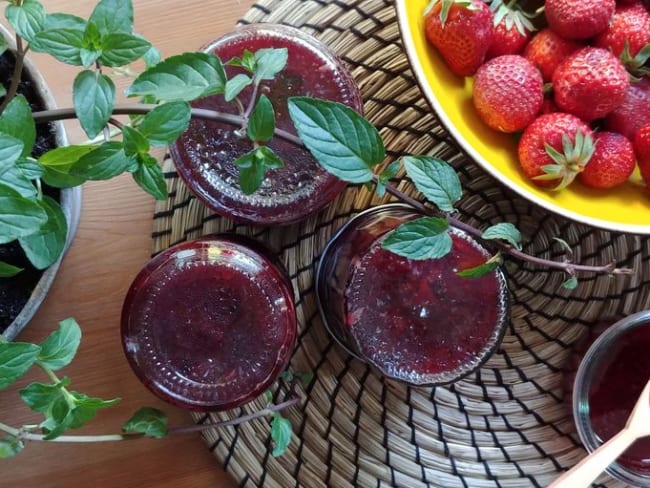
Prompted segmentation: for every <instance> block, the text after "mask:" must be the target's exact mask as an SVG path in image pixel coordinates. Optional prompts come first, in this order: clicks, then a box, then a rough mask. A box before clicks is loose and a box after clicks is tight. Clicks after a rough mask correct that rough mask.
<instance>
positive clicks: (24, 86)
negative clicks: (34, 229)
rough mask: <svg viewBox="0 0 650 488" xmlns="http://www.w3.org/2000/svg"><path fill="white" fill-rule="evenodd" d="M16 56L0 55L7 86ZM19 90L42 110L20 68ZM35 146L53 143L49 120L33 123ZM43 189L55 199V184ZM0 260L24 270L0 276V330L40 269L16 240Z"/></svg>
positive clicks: (0, 249)
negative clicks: (34, 126)
mask: <svg viewBox="0 0 650 488" xmlns="http://www.w3.org/2000/svg"><path fill="white" fill-rule="evenodd" d="M14 64H15V59H14V56H13V53H10V52H5V53H4V54H3V55H2V56H0V83H2V84H3V85H4V86H5V88H9V84H10V83H11V77H12V74H13V71H14ZM18 92H19V93H21V94H23V95H24V96H25V97H26V98H27V100H28V101H29V104H30V105H31V107H32V110H33V111H38V110H43V109H44V107H45V104H44V102H43V100H42V99H41V97H40V96H38V94H37V92H36V89H35V86H34V83H33V82H32V80H31V79H30V78H29V77H28V76H26V74H25V72H24V71H23V76H22V78H21V82H20V85H19V87H18ZM36 134H37V135H36V146H35V147H34V151H33V152H32V155H33V156H34V157H38V156H40V155H41V154H43V153H44V152H46V151H48V150H49V149H52V148H54V147H55V145H56V141H55V136H54V127H53V126H52V125H51V124H41V125H38V126H37V127H36ZM0 182H1V178H0ZM44 192H45V193H46V194H48V195H50V196H51V197H52V198H55V199H57V200H58V198H59V191H58V190H57V189H55V188H44ZM0 261H4V262H6V263H9V264H13V265H14V266H18V267H20V268H24V271H22V272H21V273H19V274H18V275H17V276H15V277H13V278H7V279H4V278H0V333H2V332H3V331H4V330H5V329H6V328H7V327H8V326H9V324H11V322H13V320H14V319H15V318H16V316H17V315H18V313H19V312H20V311H21V310H22V308H23V306H24V305H25V303H26V302H27V300H28V299H29V297H30V295H31V293H32V291H33V290H34V287H35V286H36V283H38V280H39V279H40V277H41V275H42V271H40V270H37V269H35V268H34V267H33V266H32V265H31V264H30V263H29V261H28V260H27V258H26V257H25V254H24V253H23V251H22V249H21V248H20V246H19V245H18V243H16V242H11V243H9V244H2V245H0Z"/></svg>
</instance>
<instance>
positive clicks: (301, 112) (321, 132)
mask: <svg viewBox="0 0 650 488" xmlns="http://www.w3.org/2000/svg"><path fill="white" fill-rule="evenodd" d="M289 115H290V116H291V120H292V121H293V124H294V126H295V127H296V131H297V132H298V136H299V137H300V139H301V140H302V141H303V143H304V144H305V146H306V147H307V148H308V149H309V151H310V152H311V153H312V155H313V156H314V157H315V158H316V160H317V161H318V162H319V163H320V164H321V166H323V168H325V170H327V171H328V172H329V173H332V174H333V175H334V176H337V177H338V178H340V179H342V180H344V181H347V182H349V183H366V182H368V181H371V180H372V178H373V175H374V173H373V168H374V167H375V166H377V165H378V164H379V163H381V162H382V161H383V159H384V156H385V149H384V143H383V141H382V139H381V136H380V135H379V132H377V129H375V127H374V126H373V125H372V124H370V122H368V121H367V120H366V119H364V118H363V117H362V116H361V115H359V114H358V113H357V112H355V111H354V110H352V109H351V108H350V107H348V106H346V105H343V104H340V103H336V102H328V101H325V100H317V99H313V98H308V97H292V98H290V99H289Z"/></svg>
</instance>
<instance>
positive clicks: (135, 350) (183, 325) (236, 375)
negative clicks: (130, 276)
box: [123, 244, 295, 408]
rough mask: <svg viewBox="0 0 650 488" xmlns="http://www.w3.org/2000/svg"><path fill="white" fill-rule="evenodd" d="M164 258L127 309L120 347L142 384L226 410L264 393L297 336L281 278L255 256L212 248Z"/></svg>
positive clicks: (176, 399) (186, 402) (175, 398)
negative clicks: (260, 392) (123, 346)
mask: <svg viewBox="0 0 650 488" xmlns="http://www.w3.org/2000/svg"><path fill="white" fill-rule="evenodd" d="M155 259H156V258H154V261H155ZM164 261H165V262H164V264H163V265H162V266H160V267H152V266H151V265H150V266H149V267H148V268H149V269H148V268H145V270H144V271H143V273H144V275H143V276H139V277H138V278H137V279H136V282H135V283H134V285H133V287H132V290H131V291H130V292H129V296H128V297H127V302H126V304H125V312H126V316H125V317H124V319H123V320H124V321H125V328H126V331H125V337H124V345H125V350H126V352H127V356H129V359H130V360H131V361H132V363H133V364H134V366H135V368H136V372H137V373H138V374H139V376H140V377H141V379H143V380H144V381H145V383H146V384H148V386H150V387H151V388H152V389H153V390H154V391H155V392H156V393H158V394H159V395H161V396H163V397H164V398H165V399H167V400H170V401H172V402H173V403H181V404H182V405H183V406H189V407H190V408H191V407H192V406H220V407H223V408H228V407H230V406H234V405H235V404H240V403H243V401H245V400H247V399H250V397H251V396H255V394H256V392H258V391H259V390H260V389H263V388H266V386H268V383H270V382H271V381H273V379H274V377H275V376H276V375H277V374H278V373H279V372H280V371H281V370H282V368H283V367H284V363H285V362H286V360H287V359H288V354H290V352H291V349H292V347H293V341H294V339H295V312H294V309H293V301H292V297H291V291H290V289H289V288H288V285H286V284H285V283H282V282H281V276H280V275H279V274H278V273H277V272H276V271H275V269H273V268H271V266H272V265H271V264H270V263H268V262H265V261H263V260H262V259H260V258H259V257H258V256H257V255H255V254H249V253H247V252H242V250H241V249H237V248H234V249H233V248H229V247H226V248H224V247H223V246H215V245H212V244H209V245H207V247H204V248H202V249H198V250H197V249H181V250H177V251H176V252H175V253H174V254H173V255H170V256H168V257H166V258H165V259H164ZM141 275H142V273H141Z"/></svg>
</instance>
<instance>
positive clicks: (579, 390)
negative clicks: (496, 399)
mask: <svg viewBox="0 0 650 488" xmlns="http://www.w3.org/2000/svg"><path fill="white" fill-rule="evenodd" d="M644 325H647V326H648V327H650V310H644V311H641V312H637V313H634V314H631V315H628V316H627V317H625V318H622V319H620V320H618V321H617V322H615V323H613V324H612V325H610V326H609V327H608V328H607V329H605V331H603V332H602V333H601V334H600V335H599V336H598V337H597V338H596V340H594V342H593V343H592V344H591V346H589V349H587V352H586V353H585V355H584V356H583V358H582V360H581V361H580V365H579V366H578V370H577V372H576V376H575V379H574V382H573V395H572V399H571V400H572V412H573V419H574V422H575V426H576V430H577V432H578V436H579V437H580V441H581V442H582V445H583V446H584V447H585V449H586V450H587V452H593V451H594V450H595V449H597V448H598V447H599V446H600V445H601V444H602V443H603V442H602V440H601V439H600V438H599V437H598V436H597V434H596V432H595V431H594V429H593V428H592V426H591V420H590V417H589V412H590V406H589V391H590V389H591V384H592V382H593V380H594V377H595V373H596V371H597V370H598V366H599V364H600V360H601V359H602V358H603V357H604V356H605V355H606V354H607V350H608V346H610V345H611V344H613V343H614V342H615V341H617V340H618V339H619V338H621V337H623V336H624V335H625V334H627V333H628V332H630V331H631V330H633V329H635V328H637V327H640V326H644ZM605 471H606V472H607V473H608V474H609V475H610V476H612V477H614V478H615V479H617V480H619V481H623V482H625V483H628V484H630V485H632V486H636V487H640V488H647V487H650V473H648V474H644V473H641V472H639V471H635V470H632V469H630V468H627V467H625V466H623V465H621V464H619V463H616V462H614V463H612V464H610V465H609V466H608V467H607V468H606V469H605Z"/></svg>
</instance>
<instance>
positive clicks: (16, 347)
mask: <svg viewBox="0 0 650 488" xmlns="http://www.w3.org/2000/svg"><path fill="white" fill-rule="evenodd" d="M40 350H41V348H40V347H38V346H37V345H36V344H28V343H26V342H2V343H0V390H3V389H5V388H7V387H8V386H9V385H11V384H12V383H13V382H14V381H16V380H17V379H18V378H20V377H21V376H22V375H24V374H25V373H26V372H27V371H28V370H29V368H31V367H32V365H33V364H34V362H36V358H37V357H38V353H39V351H40Z"/></svg>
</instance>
